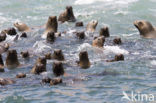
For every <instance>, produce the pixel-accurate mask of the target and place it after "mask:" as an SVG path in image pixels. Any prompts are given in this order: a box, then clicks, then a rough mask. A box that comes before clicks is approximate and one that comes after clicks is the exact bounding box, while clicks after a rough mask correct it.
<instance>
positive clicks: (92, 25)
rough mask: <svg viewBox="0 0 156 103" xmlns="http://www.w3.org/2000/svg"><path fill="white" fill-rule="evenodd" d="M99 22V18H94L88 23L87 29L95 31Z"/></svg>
mask: <svg viewBox="0 0 156 103" xmlns="http://www.w3.org/2000/svg"><path fill="white" fill-rule="evenodd" d="M97 24H98V21H97V20H92V21H90V22H89V23H88V24H87V31H90V32H94V31H95V29H96V26H97Z"/></svg>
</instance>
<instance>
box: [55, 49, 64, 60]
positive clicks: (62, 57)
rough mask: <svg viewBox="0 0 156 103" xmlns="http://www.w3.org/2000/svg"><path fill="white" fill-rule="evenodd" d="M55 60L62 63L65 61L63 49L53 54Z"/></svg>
mask: <svg viewBox="0 0 156 103" xmlns="http://www.w3.org/2000/svg"><path fill="white" fill-rule="evenodd" d="M53 58H54V59H57V60H60V61H62V60H64V55H63V53H62V50H61V49H55V50H54V53H53Z"/></svg>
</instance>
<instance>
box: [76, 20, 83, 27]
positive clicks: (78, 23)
mask: <svg viewBox="0 0 156 103" xmlns="http://www.w3.org/2000/svg"><path fill="white" fill-rule="evenodd" d="M75 26H76V27H81V26H83V22H82V21H80V22H76V23H75Z"/></svg>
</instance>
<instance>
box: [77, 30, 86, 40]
mask: <svg viewBox="0 0 156 103" xmlns="http://www.w3.org/2000/svg"><path fill="white" fill-rule="evenodd" d="M76 36H77V37H78V38H79V39H84V38H85V32H84V31H82V32H76Z"/></svg>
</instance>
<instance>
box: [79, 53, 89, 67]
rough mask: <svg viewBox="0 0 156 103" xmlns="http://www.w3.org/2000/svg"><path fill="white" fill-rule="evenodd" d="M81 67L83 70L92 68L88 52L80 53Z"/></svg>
mask: <svg viewBox="0 0 156 103" xmlns="http://www.w3.org/2000/svg"><path fill="white" fill-rule="evenodd" d="M79 65H80V67H81V68H84V69H86V68H89V67H90V61H89V58H88V53H87V51H81V52H80V53H79Z"/></svg>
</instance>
